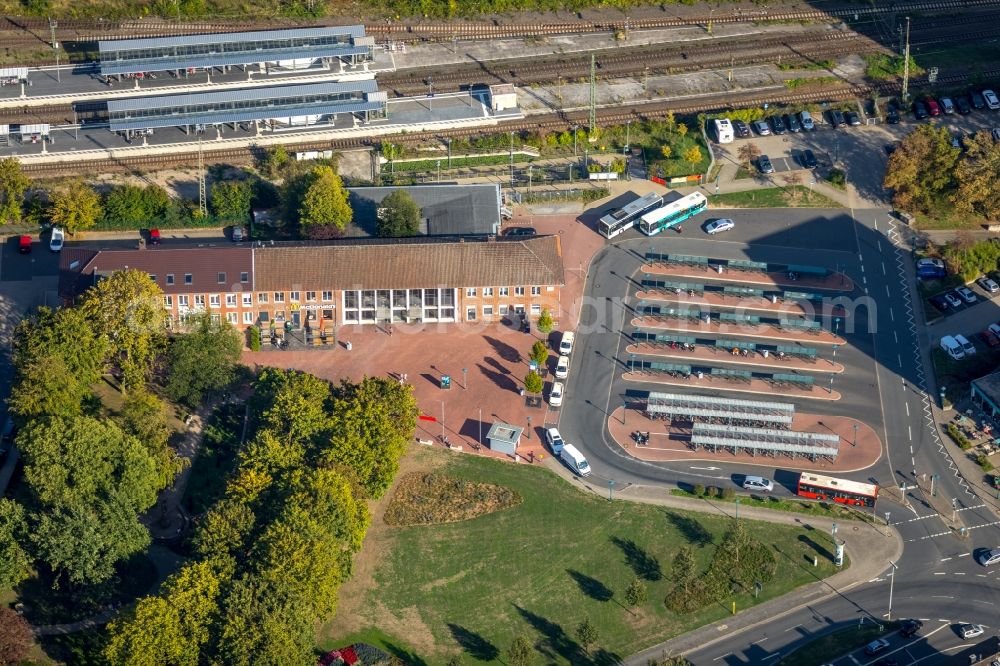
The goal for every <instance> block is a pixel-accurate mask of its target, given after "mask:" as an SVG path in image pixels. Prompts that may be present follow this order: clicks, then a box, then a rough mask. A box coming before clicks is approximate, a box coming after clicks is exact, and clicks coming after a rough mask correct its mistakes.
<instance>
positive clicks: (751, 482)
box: [743, 476, 774, 493]
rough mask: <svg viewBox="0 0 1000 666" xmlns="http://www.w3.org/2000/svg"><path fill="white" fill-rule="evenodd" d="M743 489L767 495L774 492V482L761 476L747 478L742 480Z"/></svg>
mask: <svg viewBox="0 0 1000 666" xmlns="http://www.w3.org/2000/svg"><path fill="white" fill-rule="evenodd" d="M743 489H744V490H757V491H760V492H764V493H769V492H771V491H772V490H774V481H771V479H765V478H764V477H763V476H747V477H746V478H745V479H743Z"/></svg>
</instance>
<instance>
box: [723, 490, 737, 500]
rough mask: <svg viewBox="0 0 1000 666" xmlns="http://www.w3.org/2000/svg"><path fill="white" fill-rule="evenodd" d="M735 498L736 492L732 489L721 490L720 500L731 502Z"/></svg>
mask: <svg viewBox="0 0 1000 666" xmlns="http://www.w3.org/2000/svg"><path fill="white" fill-rule="evenodd" d="M735 497H736V491H735V490H734V489H732V488H723V489H722V499H724V500H732V499H734V498H735Z"/></svg>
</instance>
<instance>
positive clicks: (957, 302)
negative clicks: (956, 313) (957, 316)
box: [944, 291, 962, 308]
mask: <svg viewBox="0 0 1000 666" xmlns="http://www.w3.org/2000/svg"><path fill="white" fill-rule="evenodd" d="M944 300H946V301H948V305H950V306H951V307H953V308H960V307H962V300H961V299H960V298H959V297H958V296H956V295H955V294H953V293H951V292H950V291H949V292H948V293H947V294H945V295H944Z"/></svg>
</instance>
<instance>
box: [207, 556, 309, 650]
mask: <svg viewBox="0 0 1000 666" xmlns="http://www.w3.org/2000/svg"><path fill="white" fill-rule="evenodd" d="M223 606H224V610H223V617H222V626H221V629H220V632H219V638H218V643H219V645H218V656H219V662H220V663H224V664H229V665H231V666H251V664H253V665H257V664H271V665H273V666H280V665H281V664H310V663H312V662H314V661H315V660H316V655H315V653H314V652H313V646H314V644H315V637H314V632H313V621H314V618H313V617H311V616H310V614H309V604H308V603H307V602H306V601H305V600H303V599H301V598H298V597H296V596H295V595H294V594H292V593H291V592H290V591H289V590H288V589H287V588H285V587H284V586H282V585H280V584H278V583H276V582H274V581H273V580H265V579H261V578H257V577H255V576H246V577H243V578H240V579H239V580H237V581H236V582H235V583H234V584H233V585H232V588H231V589H230V591H229V594H228V595H227V596H226V599H225V602H224V604H223Z"/></svg>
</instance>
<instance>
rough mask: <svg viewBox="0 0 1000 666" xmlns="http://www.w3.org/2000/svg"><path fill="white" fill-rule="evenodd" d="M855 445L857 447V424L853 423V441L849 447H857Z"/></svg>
mask: <svg viewBox="0 0 1000 666" xmlns="http://www.w3.org/2000/svg"><path fill="white" fill-rule="evenodd" d="M857 445H858V424H857V423H855V424H854V441H853V442H851V446H857Z"/></svg>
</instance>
